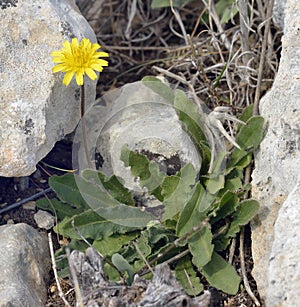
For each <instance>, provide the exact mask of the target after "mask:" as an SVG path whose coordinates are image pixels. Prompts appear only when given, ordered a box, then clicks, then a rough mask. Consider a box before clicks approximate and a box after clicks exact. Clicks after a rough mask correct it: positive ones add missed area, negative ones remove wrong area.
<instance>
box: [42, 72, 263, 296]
mask: <svg viewBox="0 0 300 307" xmlns="http://www.w3.org/2000/svg"><path fill="white" fill-rule="evenodd" d="M143 82H144V84H145V85H146V86H149V87H151V89H152V90H153V91H155V92H156V93H158V94H160V95H161V96H163V97H164V98H165V100H166V101H167V102H168V103H169V104H170V105H172V106H173V107H174V109H175V110H176V112H177V114H178V118H179V119H180V120H181V121H182V123H183V126H184V127H185V129H186V131H187V133H188V134H189V135H190V137H191V138H192V139H193V141H194V143H195V146H196V147H197V149H198V151H199V154H200V155H201V157H202V166H201V170H200V173H197V171H196V170H195V168H194V166H193V165H192V164H190V163H188V164H186V165H183V166H182V168H181V169H180V170H178V171H177V172H176V173H175V174H174V175H168V174H167V173H165V172H164V171H162V170H161V169H160V168H159V165H157V164H156V162H155V161H150V160H149V159H148V158H147V157H146V156H144V155H143V154H141V153H139V152H133V151H131V150H130V149H129V148H128V146H127V145H126V144H124V146H123V150H122V154H121V157H120V159H121V160H122V161H123V162H124V164H125V166H127V167H130V168H131V173H132V176H134V177H135V178H137V179H138V181H139V183H140V185H141V186H142V187H144V188H145V189H146V190H147V191H148V194H149V196H151V197H152V198H156V199H157V200H159V201H160V202H161V204H162V205H163V208H164V209H163V211H162V212H161V213H160V214H158V215H157V214H156V215H155V216H154V215H153V212H152V211H151V210H147V209H146V210H145V208H144V210H141V208H140V207H139V206H137V205H136V203H135V200H134V197H133V196H132V194H131V191H129V190H127V189H126V188H125V187H124V185H123V184H122V182H123V181H122V179H120V178H117V177H116V176H112V177H107V176H106V175H104V174H103V173H101V172H99V171H96V170H92V169H88V170H84V171H82V172H81V174H79V175H76V174H66V175H64V176H61V177H59V176H53V177H51V178H50V180H49V184H50V186H51V187H52V189H53V190H54V191H55V192H56V193H57V196H58V198H54V199H52V200H51V202H49V200H47V199H42V200H39V201H38V206H39V207H41V208H43V209H46V210H49V211H52V212H53V213H54V211H55V214H56V215H57V217H58V220H59V221H60V222H59V223H58V224H57V225H56V227H55V231H56V232H57V233H58V234H60V235H62V236H64V237H67V238H69V247H70V248H72V249H75V248H76V249H79V250H84V249H85V248H86V247H87V245H86V242H84V241H83V238H85V240H87V241H88V242H89V243H90V244H91V245H92V246H93V247H94V248H95V249H96V250H98V251H99V252H100V253H101V254H102V255H103V256H105V257H106V258H107V259H108V260H109V261H108V263H113V264H114V266H115V267H117V268H118V269H119V271H121V272H124V274H125V275H126V276H127V283H128V284H130V283H131V282H132V279H133V276H134V274H136V273H138V274H140V275H145V274H148V273H149V270H148V268H149V266H152V267H153V266H155V265H157V264H159V263H162V262H167V263H169V264H170V266H171V268H172V269H173V270H174V271H175V275H176V277H177V279H178V281H179V282H180V283H181V284H182V286H183V287H184V288H185V289H186V291H187V293H188V294H190V295H197V294H199V293H201V291H202V290H203V288H204V286H203V285H202V284H201V282H200V279H201V280H204V279H205V280H206V281H207V283H209V284H210V285H211V286H213V287H216V288H218V289H220V290H222V291H224V292H226V293H228V294H236V293H237V291H238V289H239V284H240V277H239V275H238V274H237V272H236V270H235V268H234V267H233V266H232V265H231V264H229V263H228V262H227V261H226V259H225V258H224V256H225V255H226V250H227V248H228V247H229V245H230V243H231V241H232V239H233V238H235V236H236V235H237V234H238V232H239V230H240V228H241V227H242V226H243V225H246V224H247V223H249V221H250V220H251V219H252V218H253V217H254V216H255V215H256V213H257V211H258V208H259V204H258V203H257V201H255V200H253V199H247V200H244V195H245V193H246V192H248V191H249V189H250V186H249V184H246V185H245V184H244V182H243V172H244V169H245V168H246V167H247V166H248V165H249V164H250V163H251V160H252V153H253V150H255V148H257V146H258V145H259V144H260V142H261V140H262V137H263V124H264V120H263V118H262V117H260V116H252V109H251V108H252V107H251V106H249V107H248V108H246V109H245V110H244V112H243V113H242V115H241V116H240V120H241V121H243V122H244V123H246V125H240V126H239V127H238V130H237V135H236V143H237V144H238V147H239V148H238V147H235V148H234V149H233V150H231V151H230V152H218V153H217V154H216V155H215V158H214V160H213V161H211V149H210V147H211V146H210V144H209V143H208V141H207V139H206V137H205V133H204V131H202V128H201V127H203V118H201V116H202V115H200V114H199V112H198V109H197V107H196V105H195V104H194V103H193V102H192V101H191V100H189V99H188V98H187V97H186V96H185V94H184V92H183V91H181V90H171V89H170V88H169V87H168V86H167V85H165V84H163V83H162V82H161V81H159V80H158V79H156V78H152V77H147V78H144V79H143ZM224 161H226V163H224ZM210 165H212V167H211V166H210ZM224 165H225V167H224ZM78 186H80V189H79V188H78ZM63 253H64V252H63V248H62V249H61V250H59V251H58V252H57V256H58V259H60V257H59V256H61V255H63ZM145 262H147V263H145ZM66 263H67V261H66V259H65V258H63V260H61V261H58V263H57V264H58V266H59V267H60V268H61V274H62V275H64V274H66V270H67V265H66ZM106 272H107V275H108V276H109V278H110V279H111V280H118V279H119V278H120V276H119V275H118V272H117V270H116V269H115V268H114V267H113V266H110V265H109V264H106Z"/></svg>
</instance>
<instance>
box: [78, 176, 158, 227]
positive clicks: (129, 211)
mask: <svg viewBox="0 0 300 307" xmlns="http://www.w3.org/2000/svg"><path fill="white" fill-rule="evenodd" d="M76 182H77V185H78V187H79V189H80V192H81V196H82V197H83V198H84V200H85V201H86V203H87V204H88V205H89V206H90V208H92V209H93V210H94V211H95V212H96V213H97V214H99V216H101V217H103V218H104V219H106V220H107V221H109V222H111V223H114V224H120V225H123V226H128V227H134V228H136V227H146V226H147V224H148V223H149V222H150V221H152V220H155V219H156V218H155V217H154V216H152V215H151V214H150V213H148V212H144V211H142V210H140V209H139V208H135V207H130V206H126V205H124V204H121V203H120V202H118V201H117V200H116V199H114V198H113V197H112V196H111V195H110V194H109V193H108V192H107V191H106V190H104V188H103V187H101V186H100V185H97V184H94V183H92V182H90V181H87V180H86V179H84V178H82V177H79V176H78V177H76Z"/></svg>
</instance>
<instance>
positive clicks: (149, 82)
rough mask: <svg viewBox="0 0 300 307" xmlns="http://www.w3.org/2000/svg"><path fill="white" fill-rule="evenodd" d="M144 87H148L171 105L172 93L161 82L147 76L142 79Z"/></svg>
mask: <svg viewBox="0 0 300 307" xmlns="http://www.w3.org/2000/svg"><path fill="white" fill-rule="evenodd" d="M142 82H143V84H144V85H146V86H147V87H149V88H150V89H151V90H152V91H153V92H155V93H156V94H158V95H159V96H161V97H163V98H164V99H165V100H166V102H168V103H170V104H171V103H173V100H174V92H173V91H172V90H171V89H170V88H169V87H168V86H167V85H166V84H164V83H163V82H161V80H159V79H158V78H156V77H151V76H147V77H144V78H143V79H142Z"/></svg>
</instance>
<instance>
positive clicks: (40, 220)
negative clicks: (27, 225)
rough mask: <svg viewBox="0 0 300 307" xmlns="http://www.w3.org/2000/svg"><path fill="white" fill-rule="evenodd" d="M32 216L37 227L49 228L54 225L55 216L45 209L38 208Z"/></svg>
mask: <svg viewBox="0 0 300 307" xmlns="http://www.w3.org/2000/svg"><path fill="white" fill-rule="evenodd" d="M33 217H34V220H35V222H36V224H37V226H38V227H39V228H42V229H46V230H49V229H51V228H52V227H53V226H54V223H55V218H54V216H53V215H51V214H50V213H49V212H47V211H43V210H39V211H38V212H37V213H36V214H35V215H34V216H33Z"/></svg>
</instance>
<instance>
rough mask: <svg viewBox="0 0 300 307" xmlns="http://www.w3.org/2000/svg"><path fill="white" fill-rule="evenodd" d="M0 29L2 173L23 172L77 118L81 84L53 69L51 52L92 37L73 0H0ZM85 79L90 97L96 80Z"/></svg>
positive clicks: (30, 168)
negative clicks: (68, 81) (64, 81)
mask: <svg viewBox="0 0 300 307" xmlns="http://www.w3.org/2000/svg"><path fill="white" fill-rule="evenodd" d="M8 3H12V4H10V5H9V4H8ZM0 29H1V31H0V93H1V95H0V105H1V108H0V176H5V177H18V176H27V175H30V174H31V173H32V172H34V170H35V166H36V164H37V163H38V162H39V161H40V160H41V159H42V158H43V157H44V156H45V155H47V153H48V152H49V151H50V150H51V149H52V148H53V146H54V144H55V142H56V141H57V140H60V139H61V138H62V137H63V136H64V135H65V134H68V133H70V132H72V131H73V130H74V128H75V126H76V124H77V123H78V120H79V118H80V101H79V98H80V92H79V88H78V86H77V85H76V84H75V81H74V80H73V81H72V83H71V84H70V85H69V86H68V87H66V86H64V85H63V84H62V78H63V74H62V73H61V74H55V75H54V74H52V71H51V68H52V67H53V65H54V64H53V63H52V59H51V57H50V53H51V52H52V51H54V50H59V49H61V47H62V42H63V41H65V40H71V38H72V37H77V38H78V39H81V38H82V37H87V38H89V39H90V40H92V41H96V37H95V34H94V32H93V31H92V29H91V28H90V26H89V24H88V23H87V21H86V20H85V19H84V17H83V16H82V15H81V14H80V12H79V10H78V8H77V7H76V5H75V4H74V1H72V0H69V1H68V0H61V1H51V0H36V1H29V0H22V1H10V2H9V1H4V2H3V1H2V2H1V1H0ZM86 81H87V82H86V97H87V103H90V101H93V100H94V97H95V88H96V82H92V81H90V80H86Z"/></svg>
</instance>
